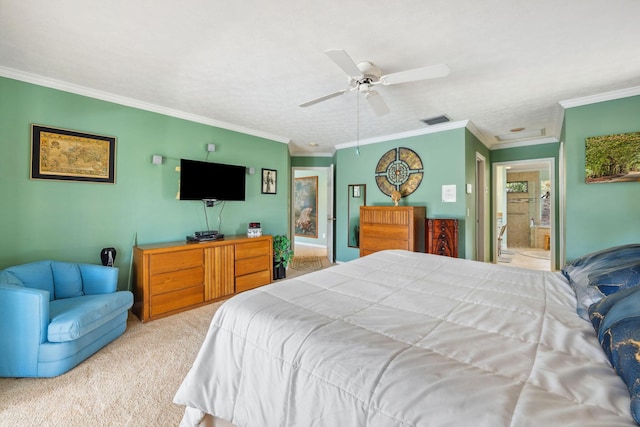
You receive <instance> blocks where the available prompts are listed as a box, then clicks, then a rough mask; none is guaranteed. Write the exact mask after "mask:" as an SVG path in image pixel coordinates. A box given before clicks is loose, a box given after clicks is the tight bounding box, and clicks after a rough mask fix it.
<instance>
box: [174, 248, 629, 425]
mask: <svg viewBox="0 0 640 427" xmlns="http://www.w3.org/2000/svg"><path fill="white" fill-rule="evenodd" d="M575 306H576V303H575V296H574V295H573V293H572V290H571V289H570V287H569V285H568V284H567V282H566V281H565V279H564V278H563V277H562V275H561V274H560V273H549V272H546V273H545V272H539V271H531V270H524V269H517V268H512V267H502V266H497V265H492V264H487V263H479V262H474V261H467V260H461V259H453V258H447V257H441V256H434V255H426V254H419V253H413V252H405V251H385V252H378V253H375V254H373V255H370V256H367V257H364V258H360V259H357V260H355V261H352V262H349V263H346V264H341V265H338V266H336V267H333V268H330V269H326V270H322V271H318V272H314V273H311V274H307V275H305V276H302V277H299V278H295V279H290V280H287V281H284V282H279V283H275V284H272V285H269V286H265V287H262V288H259V289H256V290H253V291H249V292H245V293H243V294H240V295H238V296H236V297H234V298H232V299H231V300H229V301H227V302H226V303H225V304H224V305H223V306H222V307H221V308H220V309H219V310H218V311H217V312H216V314H215V317H214V319H213V321H212V324H211V328H210V330H209V333H208V335H207V337H206V339H205V341H204V343H203V345H202V348H201V350H200V352H199V354H198V357H197V359H196V361H195V363H194V366H193V367H192V369H191V371H190V372H189V374H188V375H187V377H186V378H185V380H184V382H183V383H182V385H181V387H180V389H179V390H178V392H177V394H176V396H175V399H174V401H175V403H177V404H179V405H184V406H187V407H190V408H191V409H189V408H188V411H187V412H190V413H191V415H193V413H194V412H196V413H197V414H199V415H200V416H201V415H204V413H208V414H213V415H215V416H216V417H219V418H222V419H225V420H229V421H231V422H233V423H234V424H235V425H237V426H239V427H249V426H255V427H267V426H268V427H274V426H282V427H284V426H301V427H310V426H332V427H333V426H349V427H351V426H368V427H389V426H429V427H433V426H491V427H497V426H545V427H547V426H570V425H571V426H573V425H575V426H598V427H601V426H622V425H625V426H628V425H635V424H634V422H633V420H632V418H631V416H630V414H629V395H628V392H627V389H626V387H625V385H624V383H623V382H622V381H621V380H620V378H619V377H618V376H617V375H616V374H615V372H614V371H613V369H612V368H611V367H610V365H609V362H608V361H607V359H606V356H605V355H604V352H603V351H602V349H601V348H600V346H599V345H598V342H597V339H596V336H595V333H594V331H593V328H592V327H591V325H590V324H589V323H588V322H586V321H584V320H583V319H581V318H580V317H578V315H577V314H576V311H575ZM188 418H189V417H186V416H185V419H184V420H183V423H184V424H186V420H187V419H188Z"/></svg>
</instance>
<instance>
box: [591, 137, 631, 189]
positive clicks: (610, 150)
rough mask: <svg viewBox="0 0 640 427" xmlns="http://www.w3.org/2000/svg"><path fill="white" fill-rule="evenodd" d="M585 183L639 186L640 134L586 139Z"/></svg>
mask: <svg viewBox="0 0 640 427" xmlns="http://www.w3.org/2000/svg"><path fill="white" fill-rule="evenodd" d="M585 181H586V182H587V184H591V183H600V182H640V132H632V133H621V134H614V135H603V136H592V137H589V138H585Z"/></svg>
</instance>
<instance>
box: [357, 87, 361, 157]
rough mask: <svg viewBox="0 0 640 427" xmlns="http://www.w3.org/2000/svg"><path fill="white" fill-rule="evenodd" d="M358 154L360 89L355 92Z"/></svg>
mask: <svg viewBox="0 0 640 427" xmlns="http://www.w3.org/2000/svg"><path fill="white" fill-rule="evenodd" d="M359 155H360V91H357V92H356V156H359Z"/></svg>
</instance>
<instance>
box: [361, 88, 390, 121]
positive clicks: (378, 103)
mask: <svg viewBox="0 0 640 427" xmlns="http://www.w3.org/2000/svg"><path fill="white" fill-rule="evenodd" d="M364 97H365V98H366V100H367V101H369V105H370V106H371V108H372V109H373V111H374V112H375V113H376V114H377V115H378V116H384V115H385V114H387V113H388V112H389V111H390V110H389V107H388V106H387V103H386V102H384V99H382V97H381V96H380V94H379V93H378V92H376V91H375V90H371V91H369V92H367V94H366V95H365V96H364Z"/></svg>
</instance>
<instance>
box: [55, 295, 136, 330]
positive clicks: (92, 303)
mask: <svg viewBox="0 0 640 427" xmlns="http://www.w3.org/2000/svg"><path fill="white" fill-rule="evenodd" d="M132 304H133V294H132V293H131V292H114V293H112V294H104V295H84V296H81V297H76V298H64V299H60V300H55V301H51V303H50V304H49V316H50V318H51V322H50V323H49V327H48V330H47V338H48V341H49V342H65V341H73V340H76V339H78V338H80V337H82V336H84V335H86V334H88V333H89V332H91V331H93V330H95V329H97V328H99V327H100V326H102V325H103V324H105V323H107V322H109V321H110V320H111V319H113V318H114V317H115V316H116V315H118V314H120V313H122V312H123V311H127V310H128V309H129V307H131V305H132Z"/></svg>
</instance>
